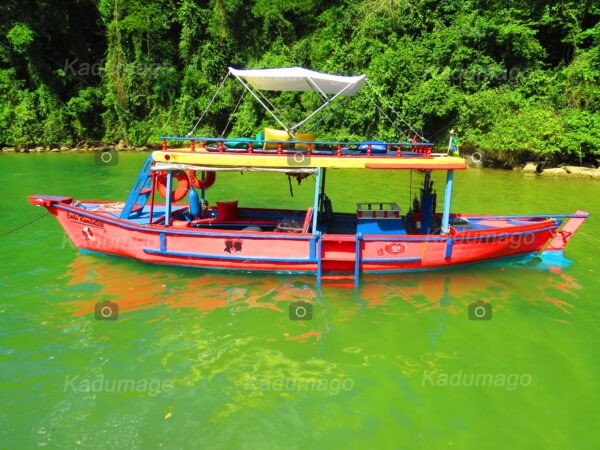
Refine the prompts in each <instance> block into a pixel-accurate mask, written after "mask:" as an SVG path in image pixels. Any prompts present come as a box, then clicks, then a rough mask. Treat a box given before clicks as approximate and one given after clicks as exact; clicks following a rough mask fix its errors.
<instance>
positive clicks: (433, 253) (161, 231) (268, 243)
mask: <svg viewBox="0 0 600 450" xmlns="http://www.w3.org/2000/svg"><path fill="white" fill-rule="evenodd" d="M56 199H58V200H52V198H49V197H44V196H34V197H31V198H30V201H31V203H33V204H37V205H40V206H45V207H47V209H48V210H49V212H50V213H52V214H53V215H55V216H56V218H57V219H58V221H59V222H60V224H61V225H62V227H63V228H64V230H65V232H66V233H67V235H68V236H69V238H70V239H71V241H72V242H73V243H74V245H75V246H76V247H77V248H79V249H81V250H84V251H93V252H100V253H105V254H111V255H118V256H122V257H127V258H133V259H136V260H139V261H144V262H148V263H157V264H167V265H177V266H190V267H200V268H207V269H230V270H238V271H275V272H297V273H301V272H312V273H315V272H322V273H327V272H350V273H351V272H355V271H356V270H357V268H358V270H359V271H360V272H402V271H414V270H430V269H439V268H444V267H451V266H456V265H461V264H469V263H476V262H480V261H487V260H492V259H497V258H505V257H509V256H515V255H521V254H531V253H535V252H540V251H541V250H543V249H544V248H545V246H546V245H548V243H549V242H550V241H551V240H552V239H553V238H554V237H555V236H556V235H557V229H558V228H559V226H560V221H556V220H554V219H540V220H533V219H532V220H530V221H529V222H528V221H525V223H524V224H520V225H516V226H514V225H513V226H505V227H497V228H492V229H486V230H471V231H463V232H455V233H451V234H450V235H449V236H440V235H398V236H381V235H373V236H368V235H365V236H360V235H358V236H357V235H344V234H323V235H313V234H308V233H278V232H259V233H257V232H253V231H227V230H212V229H209V230H199V229H190V228H187V229H177V228H174V227H173V226H171V227H165V226H163V225H147V224H140V223H134V222H132V221H126V220H121V219H119V218H116V217H114V216H109V215H106V214H100V213H97V212H93V211H87V210H85V209H83V208H79V207H77V206H74V205H72V204H70V199H68V200H69V201H67V200H64V198H61V197H57V198H56ZM61 199H63V200H61ZM572 220H575V219H572ZM583 220H585V219H581V221H583ZM571 225H573V224H571ZM578 225H579V224H577V226H578ZM572 228H573V226H571V228H570V229H572ZM571 231H572V232H574V230H571ZM572 232H571V234H572ZM569 237H570V235H569ZM567 239H568V238H567ZM357 240H358V243H357ZM552 242H553V243H555V244H554V247H556V248H554V247H553V248H552V249H553V250H561V249H558V247H559V246H560V245H559V244H556V242H557V240H556V239H554V240H553V241H552ZM562 242H563V245H562V246H563V247H564V245H566V240H564V239H563V240H562ZM319 255H320V258H319V257H318V256H319ZM357 255H359V256H358V257H359V259H360V262H359V264H358V265H357V263H356V259H357ZM357 266H358V267H357Z"/></svg>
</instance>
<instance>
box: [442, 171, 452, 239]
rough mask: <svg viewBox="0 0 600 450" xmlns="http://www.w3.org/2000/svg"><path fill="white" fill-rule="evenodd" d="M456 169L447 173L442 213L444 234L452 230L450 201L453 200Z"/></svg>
mask: <svg viewBox="0 0 600 450" xmlns="http://www.w3.org/2000/svg"><path fill="white" fill-rule="evenodd" d="M453 179H454V170H449V171H448V174H447V175H446V190H445V192H444V212H443V213H442V234H448V233H449V232H450V203H451V202H452V184H453Z"/></svg>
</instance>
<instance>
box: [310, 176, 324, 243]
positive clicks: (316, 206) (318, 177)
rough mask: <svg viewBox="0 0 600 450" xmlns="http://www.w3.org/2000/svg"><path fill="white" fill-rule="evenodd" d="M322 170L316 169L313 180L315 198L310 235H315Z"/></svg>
mask: <svg viewBox="0 0 600 450" xmlns="http://www.w3.org/2000/svg"><path fill="white" fill-rule="evenodd" d="M322 170H323V169H321V168H320V167H319V168H318V169H317V176H316V179H315V197H314V201H313V216H312V234H317V218H318V217H319V198H320V197H321V196H320V195H319V194H320V191H321V172H322Z"/></svg>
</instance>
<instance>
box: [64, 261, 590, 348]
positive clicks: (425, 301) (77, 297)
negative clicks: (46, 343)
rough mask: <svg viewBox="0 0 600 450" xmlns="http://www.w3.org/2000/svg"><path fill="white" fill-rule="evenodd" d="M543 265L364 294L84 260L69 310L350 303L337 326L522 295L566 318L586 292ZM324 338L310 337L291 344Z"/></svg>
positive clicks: (308, 281) (389, 280) (432, 278)
mask: <svg viewBox="0 0 600 450" xmlns="http://www.w3.org/2000/svg"><path fill="white" fill-rule="evenodd" d="M547 269H548V267H546V266H544V265H543V264H540V263H539V262H537V261H532V260H529V261H514V262H502V263H500V262H496V263H489V264H484V265H480V266H477V267H474V266H469V267H464V268H459V269H455V270H450V271H440V272H426V273H425V272H424V273H408V274H401V275H398V274H395V275H363V277H362V279H361V287H360V289H359V290H357V291H355V290H354V289H348V288H339V287H327V286H325V287H324V288H322V289H318V288H316V287H315V284H314V281H315V280H314V277H312V276H309V275H306V276H287V277H286V276H283V275H267V274H265V275H256V274H240V273H233V272H231V273H228V272H223V271H215V272H207V271H199V270H195V269H185V268H183V269H182V268H172V267H164V266H147V265H143V264H139V263H137V262H132V261H127V260H120V259H116V258H105V257H97V256H89V255H86V256H82V255H78V256H77V257H76V258H75V259H74V260H73V262H72V263H71V264H70V265H69V266H68V269H67V271H66V274H65V277H66V278H67V280H68V281H67V285H68V286H69V290H70V291H71V292H72V293H74V295H73V296H72V297H71V300H72V301H71V302H69V309H72V308H74V309H73V311H72V313H73V314H74V315H85V314H90V313H93V311H94V305H95V304H96V303H97V302H99V301H104V300H111V301H116V302H117V303H118V305H119V308H120V312H121V314H123V313H130V312H133V311H137V310H141V309H147V308H153V307H157V306H164V307H166V308H177V309H178V308H193V309H195V310H197V311H198V312H200V313H202V314H206V313H208V312H209V311H212V310H216V309H220V308H225V309H227V310H228V311H229V312H230V313H231V314H237V313H239V312H242V311H247V310H250V309H253V308H265V309H269V310H272V311H274V312H278V313H281V314H285V315H286V316H287V315H288V306H289V304H290V303H292V302H296V301H306V302H310V303H317V304H321V306H322V307H324V308H327V300H331V301H332V302H333V303H334V304H335V303H338V302H345V303H344V304H343V305H340V306H342V307H343V311H341V312H338V313H339V314H338V315H337V317H336V318H337V320H340V321H345V320H349V319H350V318H351V317H354V316H357V315H361V314H365V311H366V310H369V309H373V308H375V309H378V310H381V312H382V313H384V314H398V313H399V312H400V310H399V309H398V304H399V303H404V304H409V305H411V306H412V308H413V309H414V312H415V313H417V314H420V313H424V314H431V313H433V312H439V311H442V312H443V313H444V314H445V315H449V316H457V315H461V314H464V312H465V308H466V306H467V305H468V304H469V303H471V302H475V301H479V300H483V301H488V302H493V303H494V308H495V310H496V309H498V308H499V309H502V308H503V307H505V305H506V304H507V303H509V301H510V300H511V297H512V296H515V295H518V297H520V299H521V300H525V301H526V302H529V303H540V302H548V303H550V304H552V305H554V306H555V307H557V308H559V309H560V310H562V311H564V312H569V310H570V309H572V308H573V307H574V305H573V301H574V300H575V299H576V298H577V292H578V291H579V290H580V289H581V286H580V284H579V283H578V281H577V280H576V279H575V278H574V277H573V276H571V275H569V274H568V273H565V272H563V271H562V270H561V269H559V268H556V267H553V268H551V270H547ZM311 337H317V338H318V337H319V333H318V332H314V331H307V332H306V333H303V334H301V335H299V336H291V335H290V336H288V338H289V339H293V340H301V339H309V338H311Z"/></svg>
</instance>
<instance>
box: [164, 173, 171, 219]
mask: <svg viewBox="0 0 600 450" xmlns="http://www.w3.org/2000/svg"><path fill="white" fill-rule="evenodd" d="M172 186H173V172H172V171H170V170H169V171H168V172H167V204H166V210H165V226H167V227H168V226H169V225H170V224H171V202H172V198H171V197H172V194H173V192H171V190H172Z"/></svg>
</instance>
